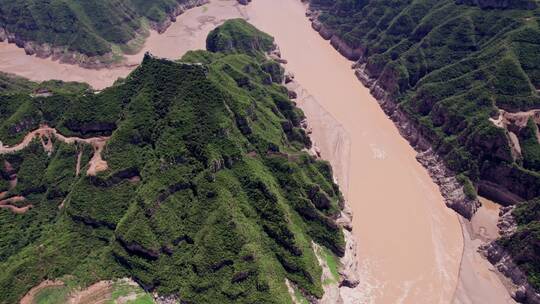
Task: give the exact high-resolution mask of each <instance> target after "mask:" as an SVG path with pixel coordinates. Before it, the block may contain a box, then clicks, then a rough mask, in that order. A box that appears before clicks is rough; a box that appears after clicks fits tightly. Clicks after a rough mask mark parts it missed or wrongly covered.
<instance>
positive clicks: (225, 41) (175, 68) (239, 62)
mask: <svg viewBox="0 0 540 304" xmlns="http://www.w3.org/2000/svg"><path fill="white" fill-rule="evenodd" d="M208 45H209V49H210V50H211V51H212V52H208V51H197V52H191V53H188V54H187V55H186V56H185V57H184V58H183V60H182V61H180V62H172V61H168V60H162V59H157V58H153V57H152V56H151V55H146V56H145V58H144V61H143V62H142V64H141V66H140V67H139V68H137V69H136V70H135V71H134V72H133V73H131V74H130V75H129V76H128V77H127V78H126V79H124V80H121V81H119V82H117V84H116V85H115V86H113V87H110V88H108V89H105V90H104V91H102V92H100V93H98V94H95V93H94V92H92V91H89V90H88V87H86V86H79V85H76V84H63V83H44V84H41V85H38V84H33V83H29V82H25V81H23V80H20V79H13V78H10V77H7V76H2V77H5V78H6V79H7V80H5V81H4V80H3V81H2V82H5V84H4V85H3V86H2V90H1V91H0V104H1V105H2V106H1V107H0V117H1V120H0V121H1V125H0V138H1V140H2V141H3V143H4V144H9V145H14V144H16V143H19V142H21V140H22V138H23V137H24V136H25V135H26V134H27V133H28V132H30V131H32V130H35V129H36V128H38V127H39V126H40V125H44V124H46V125H48V126H50V127H54V128H55V129H56V130H58V132H59V133H60V134H62V135H64V136H78V137H81V138H93V137H98V138H102V139H106V140H107V143H106V146H105V148H104V150H103V152H102V156H103V159H104V161H106V163H107V166H106V168H102V170H100V171H99V172H97V174H96V175H93V174H86V172H87V169H88V163H89V159H90V158H92V157H93V155H94V154H95V153H98V152H97V151H94V150H92V147H91V146H89V145H86V144H84V143H76V144H69V143H65V142H63V141H61V140H59V139H58V137H50V138H49V139H47V138H44V137H36V138H35V139H34V141H33V142H32V143H31V144H30V145H29V146H28V147H27V148H26V149H23V150H21V151H18V152H15V153H10V154H4V155H0V164H1V168H0V174H1V178H0V192H4V193H2V197H3V199H8V198H13V197H17V196H18V197H23V199H22V200H13V201H8V202H6V201H4V202H2V203H0V205H4V206H5V205H6V204H7V203H9V204H11V205H13V206H15V207H26V206H29V205H31V208H29V209H28V210H26V211H25V210H23V211H25V212H19V213H15V212H11V211H10V210H9V209H0V228H1V230H2V234H1V235H0V295H2V296H1V297H0V303H15V302H16V301H17V300H18V299H20V298H21V297H22V296H23V295H24V294H25V293H26V292H27V291H28V290H29V289H30V288H31V287H33V286H35V285H37V284H39V283H40V282H41V281H43V280H45V279H57V278H65V277H66V276H67V275H69V278H70V280H71V281H75V282H76V283H77V284H80V285H82V286H86V285H88V284H91V283H93V282H96V281H99V280H104V279H111V278H121V277H131V278H133V279H134V280H135V281H136V282H138V283H139V284H140V285H141V286H142V287H144V288H145V289H147V290H152V291H156V292H158V293H159V294H161V295H165V296H166V295H173V296H174V297H175V298H176V299H178V300H182V303H291V298H290V296H289V293H288V290H287V287H286V285H285V279H286V278H287V279H288V280H290V281H291V282H293V283H295V285H296V286H298V287H299V288H300V289H302V290H303V291H304V292H305V294H307V295H311V296H315V297H321V296H322V293H323V289H322V282H321V279H320V278H321V267H320V266H319V263H318V261H317V258H316V256H315V253H314V249H313V246H312V241H314V242H316V243H318V244H320V245H322V246H324V247H326V248H328V250H330V251H331V252H333V254H334V255H336V256H341V255H343V253H344V249H345V241H344V238H343V234H342V231H341V228H340V227H339V226H338V225H337V224H336V223H335V218H336V217H337V216H338V214H339V212H340V210H341V207H342V205H341V204H342V197H341V194H340V192H339V189H338V187H337V185H336V184H334V182H333V180H332V170H331V168H330V166H329V164H328V163H326V162H323V161H321V160H317V159H316V158H314V157H313V156H310V155H309V154H308V153H307V152H305V151H304V149H305V148H308V147H309V146H310V141H309V138H308V137H307V136H306V134H305V132H304V130H303V129H302V128H301V127H300V122H301V121H302V120H303V118H304V116H303V113H302V112H301V111H300V110H299V109H297V108H296V107H295V106H294V104H293V103H292V102H291V101H290V100H289V99H288V97H287V90H286V89H285V88H284V87H283V86H281V84H280V83H281V79H282V78H283V70H282V69H281V68H280V67H279V65H278V64H277V63H276V62H273V61H270V60H268V59H266V56H265V55H264V53H265V52H267V51H270V50H271V49H272V48H274V44H273V38H272V37H270V36H268V35H266V34H264V33H261V32H259V31H257V30H256V29H254V28H253V27H252V26H251V25H248V24H247V23H246V22H244V21H240V20H234V21H229V22H227V23H226V24H225V25H224V26H223V27H220V28H218V29H216V30H215V31H214V32H213V33H212V34H211V35H210V36H209V38H208ZM232 46H234V47H232ZM0 79H3V78H0ZM37 87H41V88H47V90H43V89H42V90H37V91H36V90H35V89H36V88H37ZM32 92H34V93H33V94H30V93H32ZM49 144H52V149H51V148H50V146H49ZM45 147H48V148H47V149H48V153H47V152H46V151H44V148H45ZM77 163H80V166H81V168H80V172H76V171H79V170H76V168H77V167H78V165H77ZM77 173H79V174H77Z"/></svg>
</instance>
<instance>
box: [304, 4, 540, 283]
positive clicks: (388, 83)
mask: <svg viewBox="0 0 540 304" xmlns="http://www.w3.org/2000/svg"><path fill="white" fill-rule="evenodd" d="M311 7H312V11H313V13H312V16H311V17H312V19H313V20H314V23H313V27H314V28H315V29H316V30H318V31H319V32H320V34H321V35H322V36H323V37H325V38H326V39H330V40H331V43H332V45H333V46H334V47H335V48H336V49H337V50H339V51H340V52H341V53H342V54H343V55H344V56H346V57H348V58H349V59H351V60H354V61H356V64H355V69H356V73H357V76H358V77H359V78H360V80H362V81H363V82H364V83H365V84H366V85H368V86H370V87H371V88H372V92H373V94H374V95H375V96H376V97H377V98H379V99H380V102H381V105H382V107H383V108H384V109H385V111H386V112H387V113H388V114H389V115H390V116H391V117H392V118H393V119H394V120H395V121H396V122H398V124H400V125H401V126H402V129H403V130H404V134H405V135H406V136H407V137H408V138H409V139H410V140H411V143H413V144H415V145H417V146H418V147H420V148H421V149H427V148H429V147H430V146H431V147H432V148H433V150H435V151H436V152H437V154H438V155H440V156H441V157H442V158H443V160H444V163H445V165H446V166H447V167H448V168H450V169H451V170H452V171H453V172H454V173H455V175H457V176H458V180H459V181H460V182H461V183H462V184H463V185H464V186H465V190H466V194H467V196H469V198H474V197H475V196H476V193H477V191H478V192H479V193H480V194H482V195H484V196H487V197H489V198H492V199H494V200H496V201H498V202H501V203H503V204H516V203H521V205H520V207H518V210H521V211H516V212H519V214H526V213H527V212H528V211H526V210H530V209H531V208H533V207H530V206H529V205H531V206H536V205H537V203H535V202H537V201H536V200H535V199H537V198H538V197H539V196H540V167H539V161H538V160H539V159H540V133H539V131H538V126H539V124H540V114H539V113H540V95H539V90H540V28H539V24H538V21H539V17H540V8H539V6H538V2H537V1H534V0H522V1H521V0H520V1H495V0H483V1H480V0H478V1H475V0H411V1H386V0H382V1H380V0H377V1H375V0H360V1H349V0H336V1H333V0H311ZM472 209H473V210H474V208H472ZM459 211H462V210H459ZM463 214H464V215H468V214H467V213H466V212H465V213H463ZM538 220H539V219H538V218H537V217H534V216H530V217H527V220H519V221H518V224H519V226H520V227H519V229H518V233H517V234H515V235H514V236H512V237H510V238H511V239H512V240H510V241H508V240H507V241H504V242H503V243H504V244H505V247H506V248H507V249H508V250H510V251H511V252H512V253H514V256H515V258H516V260H515V262H516V263H517V264H519V266H520V267H521V269H522V270H525V271H526V273H527V274H528V278H529V282H530V283H531V284H532V285H533V286H535V287H536V288H537V290H540V280H539V277H540V255H539V253H540V250H538V246H537V245H538V243H539V242H540V237H539V235H540V229H539V226H538V223H539V222H538ZM520 284H521V283H520Z"/></svg>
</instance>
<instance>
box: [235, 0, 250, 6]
mask: <svg viewBox="0 0 540 304" xmlns="http://www.w3.org/2000/svg"><path fill="white" fill-rule="evenodd" d="M250 2H251V0H238V3H240V4H242V5H248V4H249V3H250Z"/></svg>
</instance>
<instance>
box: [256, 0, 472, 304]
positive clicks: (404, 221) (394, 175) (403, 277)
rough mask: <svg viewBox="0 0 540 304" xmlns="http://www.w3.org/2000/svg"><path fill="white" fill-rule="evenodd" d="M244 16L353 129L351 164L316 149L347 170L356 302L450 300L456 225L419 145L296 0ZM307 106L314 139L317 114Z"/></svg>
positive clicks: (267, 4)
mask: <svg viewBox="0 0 540 304" xmlns="http://www.w3.org/2000/svg"><path fill="white" fill-rule="evenodd" d="M247 12H248V15H249V17H250V19H249V21H250V22H251V23H252V24H254V25H255V26H257V27H258V28H259V29H261V30H263V31H265V32H268V33H269V34H271V35H273V36H274V37H275V38H276V42H277V44H278V45H280V48H281V52H282V54H283V58H284V59H286V60H287V61H288V64H287V66H288V69H289V70H290V71H292V72H293V73H294V74H295V79H296V80H297V81H298V83H301V84H302V86H303V87H304V88H305V89H306V90H307V91H309V92H310V93H311V94H312V95H313V97H314V98H315V99H316V100H317V101H318V103H319V104H320V105H321V106H322V107H323V108H324V109H325V110H326V111H327V113H329V115H331V116H332V117H333V118H334V119H335V120H336V121H338V122H339V123H340V125H341V126H342V127H343V129H344V130H345V131H346V133H347V134H348V135H349V139H350V160H349V161H348V160H347V159H344V157H343V156H342V154H341V155H340V153H336V152H335V151H336V150H337V151H339V149H336V148H335V147H336V145H335V143H332V142H331V141H330V142H329V143H328V144H319V149H320V151H321V155H322V158H324V159H328V160H329V161H330V162H331V163H332V166H333V167H334V168H336V169H335V170H336V171H339V168H340V167H341V168H347V170H348V171H349V174H348V180H349V182H348V185H349V186H348V191H347V192H345V191H344V193H345V196H346V200H347V201H348V202H349V204H350V206H351V208H352V210H353V215H354V217H353V227H354V229H353V234H354V236H355V238H356V240H357V243H358V249H357V256H358V263H359V265H358V273H359V277H360V285H359V286H358V287H357V288H358V290H359V291H360V295H359V297H358V298H356V299H355V301H354V302H352V303H441V302H442V303H446V302H448V301H449V299H451V297H452V294H453V292H454V287H455V286H456V282H457V276H458V270H459V261H460V257H461V251H462V246H463V245H462V244H463V243H462V242H463V241H462V235H461V228H460V224H459V221H458V220H457V217H456V215H455V213H453V212H452V211H451V210H449V209H447V208H446V207H445V204H444V200H443V198H442V196H441V194H440V192H439V190H438V188H437V186H436V185H435V184H434V183H433V182H432V180H431V178H430V176H429V175H428V174H427V173H426V171H425V170H424V169H423V168H422V166H421V165H420V164H419V163H418V162H417V161H416V158H415V157H416V153H415V151H414V150H413V149H412V148H411V147H410V146H409V145H408V144H407V142H406V141H405V140H403V138H402V137H401V136H400V134H399V132H398V131H397V129H396V128H395V126H394V125H393V124H392V122H391V121H390V120H389V119H388V118H387V117H386V115H385V114H384V113H383V112H382V111H381V109H380V108H379V106H378V104H377V103H376V101H375V100H374V98H373V97H372V96H371V95H370V93H369V90H368V89H366V88H365V87H364V86H362V84H361V83H360V82H358V80H357V79H356V78H355V76H354V74H353V73H352V72H351V69H350V67H351V62H350V61H348V60H346V59H345V58H343V57H342V56H341V55H339V54H338V53H337V52H336V51H335V50H334V49H333V48H332V47H331V46H330V45H329V44H328V43H327V42H326V41H324V40H323V39H322V38H320V36H319V35H318V34H317V33H316V32H315V31H313V30H312V28H311V25H310V23H309V21H308V20H307V19H306V18H305V12H306V7H305V6H304V5H303V4H302V3H301V2H300V1H287V0H279V1H266V0H258V1H253V2H252V3H251V4H250V5H249V6H248V7H247ZM300 104H301V103H300V102H299V105H300ZM303 109H304V110H305V111H306V114H307V117H308V124H309V125H310V126H311V127H312V129H313V133H312V136H313V138H314V141H315V142H316V143H320V141H318V140H317V137H318V135H317V134H316V133H317V131H316V130H317V129H318V127H315V126H314V123H313V122H312V121H310V119H311V117H312V116H313V115H312V114H310V113H309V111H307V110H306V108H305V107H303ZM315 119H317V118H315ZM322 128H323V127H320V128H319V129H322ZM330 136H332V135H330ZM333 140H335V139H333ZM325 147H329V148H325ZM340 163H345V164H346V165H340ZM340 175H342V174H340V173H339V172H336V176H337V178H338V181H339V182H340V186H342V187H343V185H342V181H343V178H341V181H340V180H339V179H340V177H339V176H340ZM345 188H346V187H344V189H345ZM389 189H391V190H389Z"/></svg>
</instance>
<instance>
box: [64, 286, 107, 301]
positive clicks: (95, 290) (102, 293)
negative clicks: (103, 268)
mask: <svg viewBox="0 0 540 304" xmlns="http://www.w3.org/2000/svg"><path fill="white" fill-rule="evenodd" d="M111 295H112V282H111V281H100V282H97V283H95V284H94V285H92V286H90V287H88V288H86V289H85V290H82V291H78V292H76V293H74V294H72V295H71V296H70V297H69V300H68V302H67V304H104V303H107V302H108V301H110V299H111Z"/></svg>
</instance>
